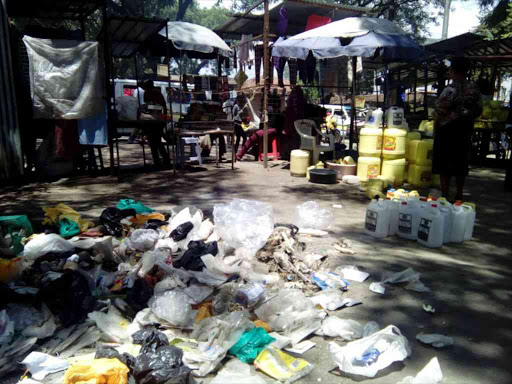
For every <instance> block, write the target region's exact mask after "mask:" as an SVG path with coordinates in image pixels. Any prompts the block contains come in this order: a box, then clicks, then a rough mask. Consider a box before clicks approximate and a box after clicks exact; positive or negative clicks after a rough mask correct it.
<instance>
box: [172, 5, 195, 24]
mask: <svg viewBox="0 0 512 384" xmlns="http://www.w3.org/2000/svg"><path fill="white" fill-rule="evenodd" d="M192 1H193V0H179V3H178V4H179V7H178V13H177V14H176V21H181V20H183V18H184V17H185V13H187V9H188V7H189V6H190V5H191V4H192Z"/></svg>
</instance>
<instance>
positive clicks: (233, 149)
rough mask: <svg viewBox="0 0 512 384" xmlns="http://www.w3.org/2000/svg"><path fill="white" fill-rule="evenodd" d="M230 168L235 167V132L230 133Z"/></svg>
mask: <svg viewBox="0 0 512 384" xmlns="http://www.w3.org/2000/svg"><path fill="white" fill-rule="evenodd" d="M231 169H235V134H234V133H232V134H231Z"/></svg>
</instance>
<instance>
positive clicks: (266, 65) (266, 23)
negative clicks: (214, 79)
mask: <svg viewBox="0 0 512 384" xmlns="http://www.w3.org/2000/svg"><path fill="white" fill-rule="evenodd" d="M268 2H269V0H264V3H263V4H264V8H265V15H264V18H263V47H264V49H263V52H264V53H263V73H264V78H265V83H264V84H265V86H264V93H263V115H262V118H263V167H264V168H265V169H266V168H267V167H268V114H267V109H268V94H269V92H270V69H271V68H270V55H269V53H270V52H269V48H268V34H269V32H270V17H269V10H268ZM272 70H273V68H272Z"/></svg>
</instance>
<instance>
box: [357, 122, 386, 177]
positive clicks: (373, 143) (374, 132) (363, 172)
mask: <svg viewBox="0 0 512 384" xmlns="http://www.w3.org/2000/svg"><path fill="white" fill-rule="evenodd" d="M382 133H383V131H382V129H381V128H380V127H377V126H365V127H364V128H363V129H361V132H360V133H359V147H358V149H359V158H358V159H357V176H359V179H360V180H361V181H368V180H371V179H376V178H377V177H378V176H379V175H380V167H381V160H380V157H381V154H382Z"/></svg>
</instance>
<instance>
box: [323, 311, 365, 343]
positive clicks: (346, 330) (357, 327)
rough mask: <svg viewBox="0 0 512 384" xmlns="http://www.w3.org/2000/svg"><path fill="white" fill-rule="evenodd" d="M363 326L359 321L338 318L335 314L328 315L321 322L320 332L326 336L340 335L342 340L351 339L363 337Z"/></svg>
mask: <svg viewBox="0 0 512 384" xmlns="http://www.w3.org/2000/svg"><path fill="white" fill-rule="evenodd" d="M363 331H364V327H363V326H362V325H361V323H359V322H357V321H354V320H349V319H340V318H339V317H336V316H329V317H327V318H326V319H325V320H324V321H323V322H322V328H321V332H322V334H323V335H324V336H328V337H341V338H342V339H343V340H347V341H351V340H355V339H360V338H361V337H363Z"/></svg>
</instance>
